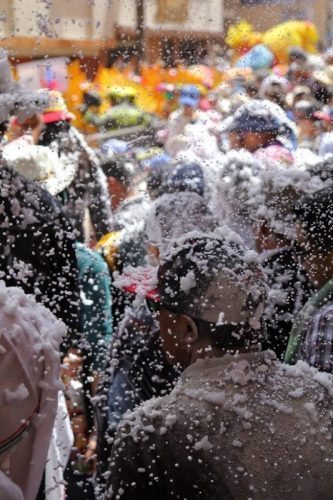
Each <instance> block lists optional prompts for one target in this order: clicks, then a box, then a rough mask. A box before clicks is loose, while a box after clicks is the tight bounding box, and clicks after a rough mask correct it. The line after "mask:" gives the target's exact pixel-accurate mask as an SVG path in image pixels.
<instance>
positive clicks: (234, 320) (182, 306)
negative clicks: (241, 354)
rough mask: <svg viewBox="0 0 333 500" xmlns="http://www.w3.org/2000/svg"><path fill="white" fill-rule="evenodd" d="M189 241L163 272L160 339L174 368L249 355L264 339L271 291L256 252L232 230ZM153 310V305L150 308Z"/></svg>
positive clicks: (168, 262)
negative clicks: (225, 356)
mask: <svg viewBox="0 0 333 500" xmlns="http://www.w3.org/2000/svg"><path fill="white" fill-rule="evenodd" d="M225 229H226V235H225V236H226V237H225V238H223V237H221V238H213V237H212V238H210V237H197V238H193V239H188V240H186V239H184V243H183V244H182V245H180V247H179V249H178V250H175V252H174V254H173V255H172V256H171V257H170V258H169V260H167V261H165V262H164V263H163V264H162V265H161V266H160V268H159V272H158V292H159V302H158V303H156V302H154V304H153V307H154V306H155V307H156V304H157V305H158V308H159V322H160V334H161V338H162V343H163V347H164V350H165V351H166V354H167V356H168V359H169V360H170V362H171V363H173V364H176V363H177V364H179V365H180V366H181V367H183V368H186V367H187V366H189V365H190V364H192V363H194V362H195V361H196V359H198V358H199V357H207V356H212V355H213V356H221V355H223V354H225V353H227V352H229V353H235V352H236V351H246V350H249V349H250V348H251V347H252V346H253V345H256V344H258V342H259V339H260V338H261V336H262V335H263V333H264V332H263V327H262V322H261V318H262V314H263V309H264V304H265V296H266V287H265V281H264V277H263V273H262V271H261V268H260V266H259V265H258V264H257V262H256V257H255V255H254V253H253V252H250V253H249V252H248V251H247V250H246V248H245V247H244V246H243V245H242V243H241V242H240V241H239V239H238V242H237V237H236V239H235V235H234V234H233V235H231V234H232V231H230V229H228V228H225ZM150 305H151V306H152V304H150Z"/></svg>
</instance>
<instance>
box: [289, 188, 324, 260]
mask: <svg viewBox="0 0 333 500" xmlns="http://www.w3.org/2000/svg"><path fill="white" fill-rule="evenodd" d="M294 212H295V215H296V218H297V220H298V221H299V222H300V224H301V226H302V229H303V232H304V235H305V238H306V240H307V242H308V243H310V244H311V245H312V246H314V247H315V248H317V249H318V250H319V251H331V250H333V231H332V228H333V188H331V187H329V188H326V189H322V190H321V191H317V192H315V193H313V194H310V195H305V196H303V197H302V198H301V199H300V200H299V201H298V202H297V203H296V205H295V209H294Z"/></svg>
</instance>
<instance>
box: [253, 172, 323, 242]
mask: <svg viewBox="0 0 333 500" xmlns="http://www.w3.org/2000/svg"><path fill="white" fill-rule="evenodd" d="M312 180H313V179H311V175H310V173H309V172H308V171H307V170H302V169H301V168H299V167H293V166H289V167H278V166H275V168H273V169H272V170H270V171H264V170H263V171H262V172H261V174H260V182H259V183H258V186H257V187H258V192H257V193H256V195H255V196H254V197H253V202H254V204H255V208H256V212H255V219H256V227H255V246H256V250H257V251H258V252H264V251H270V250H276V249H278V248H284V247H290V246H291V245H292V244H293V242H294V240H295V238H296V221H295V214H294V211H293V210H294V205H295V203H296V202H297V200H299V198H300V197H301V196H302V195H303V194H304V193H305V192H307V189H308V188H309V185H311V182H312ZM319 182H320V181H319ZM320 184H321V183H320Z"/></svg>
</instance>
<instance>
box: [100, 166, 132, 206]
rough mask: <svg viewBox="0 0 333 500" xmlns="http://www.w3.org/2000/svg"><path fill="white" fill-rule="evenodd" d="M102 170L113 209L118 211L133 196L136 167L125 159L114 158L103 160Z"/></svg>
mask: <svg viewBox="0 0 333 500" xmlns="http://www.w3.org/2000/svg"><path fill="white" fill-rule="evenodd" d="M101 167H102V170H103V172H104V174H105V176H106V180H107V186H108V192H109V196H110V199H111V207H112V209H113V210H117V208H118V207H119V205H120V204H121V203H122V202H123V201H124V200H125V199H126V198H128V196H129V195H130V194H131V191H132V186H133V177H134V166H133V164H132V163H130V162H129V161H127V160H126V159H124V158H120V157H118V158H116V157H112V158H110V159H106V160H103V161H102V163H101Z"/></svg>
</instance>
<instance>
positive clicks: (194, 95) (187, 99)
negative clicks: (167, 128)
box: [179, 85, 200, 118]
mask: <svg viewBox="0 0 333 500" xmlns="http://www.w3.org/2000/svg"><path fill="white" fill-rule="evenodd" d="M199 101H200V91H199V89H198V87H196V86H195V85H184V86H183V87H182V89H181V92H180V97H179V103H180V105H181V106H182V107H183V113H184V115H185V116H188V117H189V118H191V117H192V115H193V112H194V111H195V110H196V109H197V108H198V106H199Z"/></svg>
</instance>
